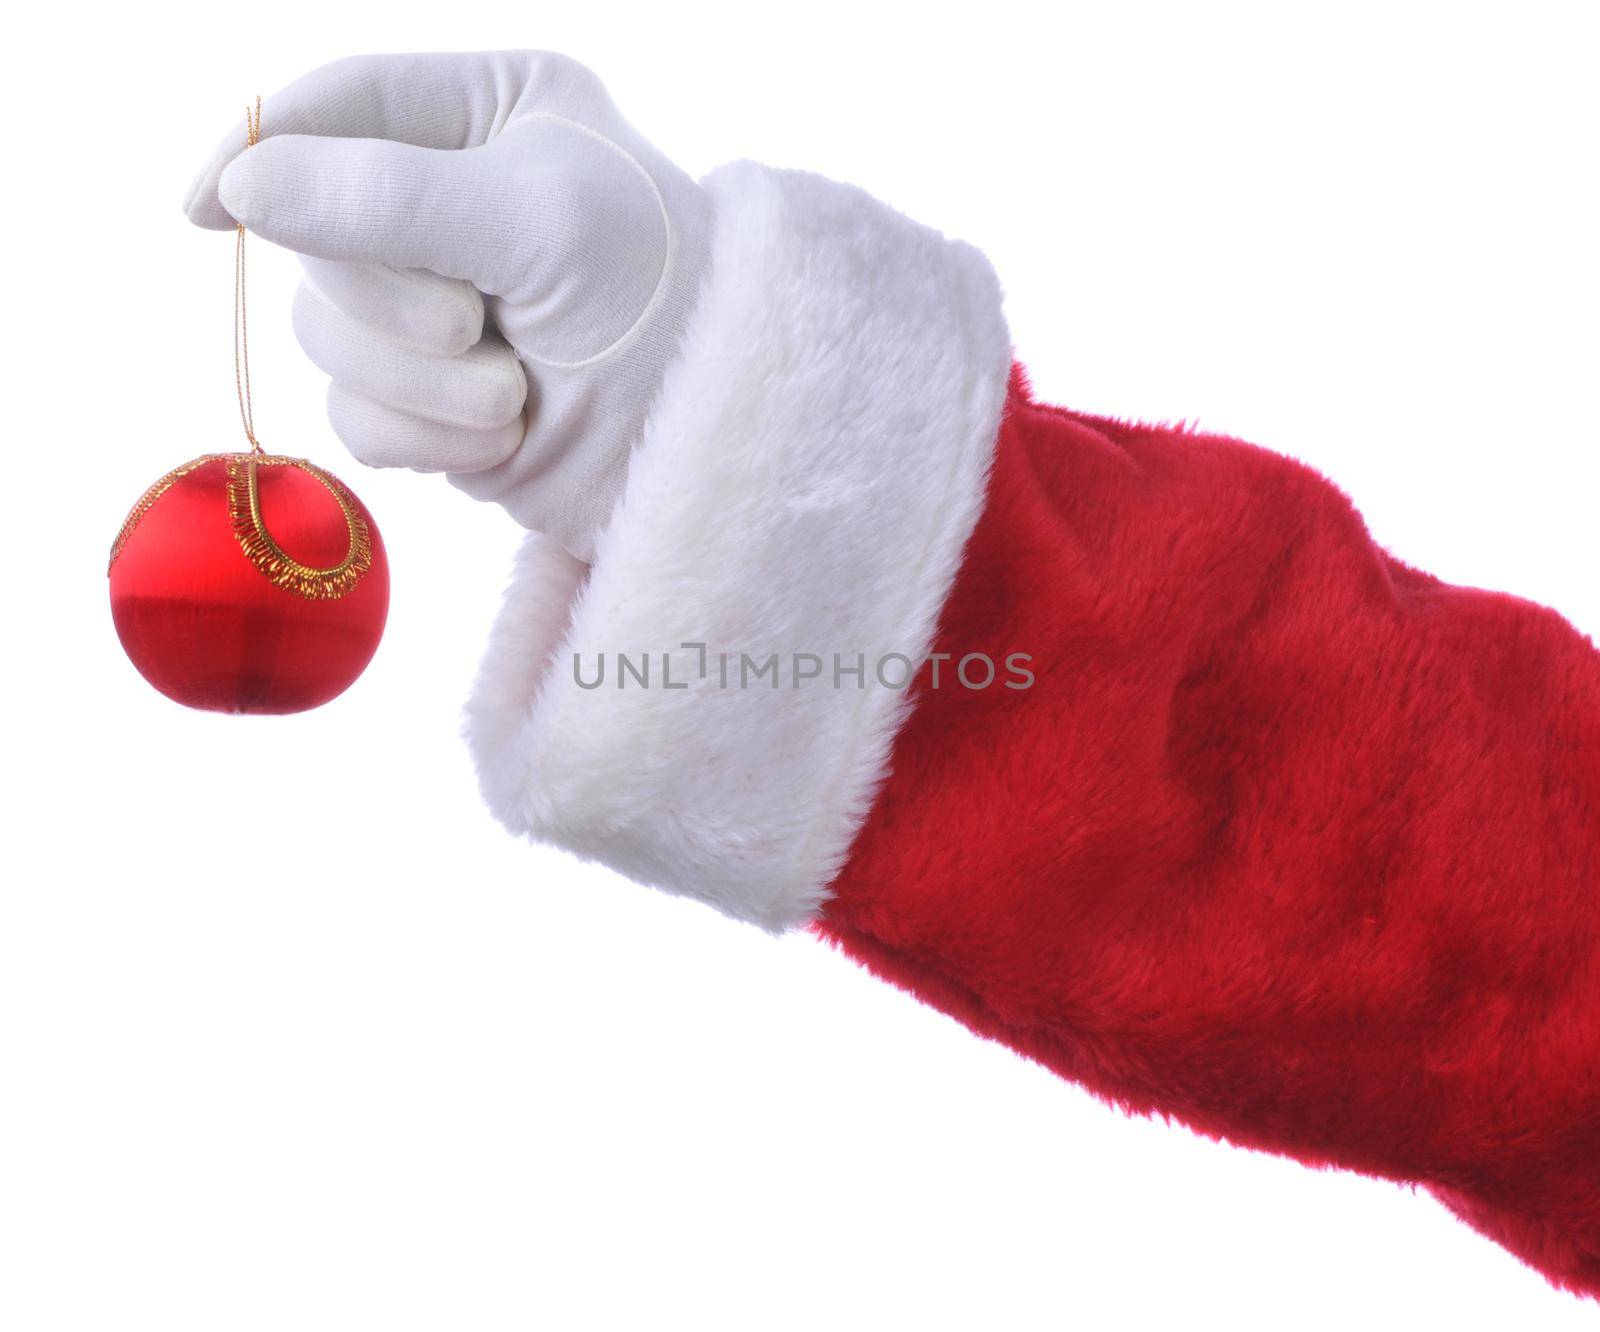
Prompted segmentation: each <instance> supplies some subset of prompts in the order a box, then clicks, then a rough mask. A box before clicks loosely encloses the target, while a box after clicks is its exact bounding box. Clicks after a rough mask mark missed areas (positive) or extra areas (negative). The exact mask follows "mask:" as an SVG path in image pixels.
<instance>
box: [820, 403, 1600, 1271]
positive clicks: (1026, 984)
mask: <svg viewBox="0 0 1600 1332" xmlns="http://www.w3.org/2000/svg"><path fill="white" fill-rule="evenodd" d="M939 637H940V641H939V644H938V649H937V650H938V651H939V652H942V653H949V654H952V657H953V658H957V659H958V658H960V657H961V656H963V655H966V654H970V653H983V654H987V655H988V656H989V657H991V658H992V659H994V660H995V661H1003V660H1004V659H1005V658H1006V657H1007V656H1008V655H1009V654H1011V653H1017V652H1023V653H1028V654H1030V655H1031V658H1032V661H1031V663H1030V664H1029V669H1030V670H1032V671H1033V673H1034V681H1033V684H1032V687H1031V688H1028V689H1026V690H1016V689H1007V688H1005V687H991V688H988V689H983V690H969V689H966V688H963V687H961V685H960V683H959V682H958V681H956V680H954V679H952V678H951V676H950V667H949V665H948V664H946V666H945V678H944V679H942V680H941V683H940V687H939V688H937V689H934V688H931V687H930V681H929V678H928V672H929V668H926V667H925V668H924V672H923V675H922V676H921V677H920V679H919V683H918V703H917V707H916V710H915V712H914V714H913V715H912V717H911V719H910V721H909V722H908V723H907V725H906V727H905V729H904V731H903V732H902V734H901V736H900V738H899V740H898V741H897V743H896V746H895V750H894V755H893V767H892V773H891V775H890V776H889V778H888V779H887V781H886V783H885V786H884V788H883V790H882V793H881V796H880V798H879V799H878V801H877V802H876V804H875V806H874V808H873V810H872V813H871V815H870V817H869V819H868V821H867V824H866V825H865V827H864V829H863V831H862V832H861V834H860V836H859V838H858V840H857V842H856V845H855V847H854V850H853V852H852V856H851V859H850V861H849V864H848V865H847V867H846V869H845V871H844V873H843V874H842V876H841V877H840V878H839V880H838V881H837V882H836V883H835V885H834V897H833V900H832V901H831V902H830V903H829V905H828V907H827V909H826V911H825V913H824V915H823V917H822V919H821V920H820V921H819V922H818V924H817V926H816V928H817V929H818V930H819V932H821V933H822V934H824V935H825V936H827V937H829V938H830V939H832V940H834V941H835V942H836V943H837V944H839V945H840V946H841V947H842V948H844V949H845V950H846V951H847V952H849V953H851V954H853V955H854V956H856V957H857V958H859V959H860V960H861V961H863V962H864V963H865V964H866V965H867V966H869V967H871V968H872V969H874V970H875V971H877V972H880V973H881V974H883V975H884V976H886V977H888V978H889V979H891V980H893V981H895V982H896V983H898V984H900V985H902V986H904V987H905V988H906V989H908V990H910V991H911V992H912V993H914V994H916V995H918V996H919V997H921V998H923V999H925V1000H926V1001H927V1002H929V1003H931V1004H933V1005H935V1006H937V1007H939V1008H942V1009H944V1010H946V1011H947V1012H949V1013H951V1014H953V1015H955V1016H956V1017H958V1018H959V1019H960V1020H961V1021H963V1022H965V1023H966V1024H967V1025H968V1026H970V1027H971V1028H973V1029H974V1030H976V1031H978V1032H980V1033H982V1034H984V1035H986V1036H990V1037H993V1038H995V1039H997V1040H1000V1041H1004V1042H1005V1043H1007V1044H1008V1045H1011V1046H1012V1047H1014V1048H1015V1049H1017V1050H1019V1051H1021V1052H1023V1053H1024V1054H1026V1055H1028V1056H1030V1057H1032V1058H1034V1059H1036V1060H1038V1061H1039V1062H1041V1063H1043V1064H1045V1065H1047V1066H1049V1067H1050V1068H1052V1069H1055V1070H1056V1071H1058V1072H1059V1073H1061V1074H1062V1075H1063V1076H1065V1077H1068V1078H1071V1079H1073V1080H1074V1081H1077V1082H1080V1083H1082V1084H1084V1085H1085V1086H1087V1087H1088V1088H1090V1089H1091V1090H1093V1091H1094V1092H1096V1093H1097V1094H1099V1095H1101V1096H1103V1097H1105V1098H1107V1099H1108V1100H1111V1101H1114V1102H1116V1103H1118V1104H1120V1105H1122V1106H1125V1107H1127V1108H1129V1109H1131V1110H1135V1111H1139V1112H1157V1111H1159V1112H1162V1113H1166V1114H1170V1115H1174V1116H1176V1117H1178V1118H1180V1119H1181V1120H1183V1121H1184V1122H1186V1123H1188V1124H1190V1125H1191V1126H1193V1127H1194V1128H1196V1129H1198V1130H1200V1131H1201V1132H1204V1133H1207V1134H1212V1135H1215V1136H1217V1137H1220V1138H1226V1139H1228V1140H1231V1141H1233V1142H1237V1143H1242V1144H1246V1145H1249V1146H1251V1147H1256V1148H1261V1149H1265V1150H1269V1151H1274V1152H1281V1153H1286V1154H1289V1155H1292V1156H1295V1157H1298V1158H1300V1159H1302V1160H1305V1161H1308V1162H1313V1163H1319V1164H1320V1163H1332V1164H1336V1165H1340V1166H1344V1167H1348V1168H1350V1169H1354V1170H1360V1171H1364V1172H1369V1173H1372V1174H1376V1175H1382V1176H1387V1177H1390V1178H1393V1179H1397V1180H1404V1181H1411V1182H1418V1183H1422V1184H1425V1185H1426V1186H1428V1187H1429V1188H1431V1189H1432V1190H1433V1191H1434V1192H1435V1193H1436V1194H1438V1195H1439V1197H1440V1198H1442V1199H1443V1200H1444V1201H1445V1202H1446V1203H1447V1204H1448V1205H1449V1206H1451V1207H1452V1208H1454V1209H1455V1210H1456V1211H1457V1212H1458V1213H1459V1214H1461V1215H1462V1216H1463V1217H1465V1218H1466V1219H1467V1220H1469V1221H1470V1222H1471V1223H1472V1224H1474V1225H1476V1226H1478V1227H1479V1228H1480V1229H1482V1230H1483V1231H1485V1232H1487V1233H1488V1234H1490V1235H1491V1236H1493V1237H1494V1238H1495V1239H1497V1240H1499V1241H1500V1242H1501V1243H1503V1244H1505V1245H1506V1246H1508V1247H1509V1248H1511V1249H1512V1250H1513V1251H1514V1252H1516V1253H1517V1254H1519V1255H1520V1256H1521V1257H1522V1258H1524V1259H1525V1260H1526V1261H1528V1262H1530V1263H1532V1264H1533V1265H1535V1266H1536V1267H1538V1268H1540V1269H1541V1270H1542V1271H1543V1272H1545V1274H1546V1275H1547V1276H1549V1277H1550V1278H1551V1279H1552V1280H1554V1281H1556V1282H1558V1283H1562V1284H1565V1285H1568V1286H1571V1287H1574V1288H1576V1289H1580V1290H1585V1291H1587V1292H1589V1293H1591V1294H1597V1293H1600V655H1597V654H1596V652H1595V650H1594V648H1593V647H1592V645H1591V644H1590V643H1589V642H1588V641H1587V640H1586V639H1584V638H1583V637H1581V636H1580V635H1579V634H1578V633H1577V632H1576V631H1575V630H1574V629H1573V628H1572V627H1571V626H1570V625H1568V624H1567V623H1566V622H1565V621H1563V620H1562V619H1561V618H1560V617H1559V616H1557V615H1556V614H1554V613H1553V612H1551V611H1548V610H1544V609H1542V608H1540V607H1538V606H1534V605H1530V604H1529V603H1527V602H1524V601H1520V600H1517V599H1515V598H1512V597H1509V596H1503V595H1498V594H1495V593H1489V592H1481V591H1475V590H1469V589H1463V588H1457V587H1451V586H1448V585H1446V584H1444V583H1441V582H1439V581H1438V580H1436V579H1434V578H1431V577H1429V576H1428V575H1426V574H1422V573H1419V572H1417V571H1416V570H1413V569H1410V568H1407V567H1406V566H1405V565H1403V564H1401V563H1399V562H1398V561H1396V560H1394V559H1393V558H1391V557H1390V556H1388V555H1386V554H1385V553H1384V552H1383V551H1382V550H1380V549H1379V548H1378V547H1377V546H1376V545H1374V543H1373V541H1372V539H1371V538H1370V536H1369V535H1368V534H1367V531H1366V529H1365V528H1364V526H1363V524H1362V522H1361V519H1360V517H1359V515H1358V514H1357V513H1356V512H1355V510H1354V509H1353V508H1352V507H1351V505H1350V504H1349V502H1348V501H1347V500H1346V499H1345V497H1344V496H1343V495H1342V494H1340V493H1339V491H1337V490H1336V489H1335V488H1334V487H1333V486H1332V485H1330V484H1329V483H1328V482H1327V481H1325V480H1324V479H1323V478H1321V477H1319V476H1317V475H1316V474H1315V473H1313V472H1311V471H1310V470H1308V469H1307V468H1305V467H1302V466H1300V465H1298V464H1296V463H1294V462H1291V461H1289V460H1287V459H1285V458H1282V457H1279V456H1277V455H1274V454H1271V453H1268V452H1265V451H1263V450H1260V449H1256V448H1252V447H1250V446H1248V445H1245V444H1241V443H1239V442H1237V441H1234V440H1230V439H1223V438H1218V437H1214V436H1205V435H1196V434H1190V433H1187V432H1184V431H1182V430H1175V429H1167V428H1158V427H1147V426H1132V425H1124V424H1119V423H1116V422H1111V421H1105V420H1097V419H1093V418H1089V417H1086V416H1081V415H1077V414H1073V413H1069V412H1064V411H1059V410H1057V409H1054V408H1050V407H1046V406H1042V405H1039V404H1036V403H1034V402H1033V401H1031V400H1030V398H1029V395H1028V392H1027V388H1026V385H1025V384H1024V382H1023V380H1022V379H1021V376H1020V374H1019V375H1017V376H1016V377H1015V378H1014V379H1013V383H1012V389H1011V395H1010V401H1009V406H1008V409H1007V413H1006V417H1005V420H1004V423H1003V426H1002V429H1001V432H1000V438H999V446H998V453H997V457H996V462H995V468H994V474H993V478H992V481H991V485H990V493H989V498H988V502H987V507H986V510H985V513H984V516H983V518H982V519H981V521H980V523H979V526H978V528H977V531H976V533H975V534H974V536H973V538H972V540H971V543H970V546H969V548H968V553H967V558H966V562H965V564H964V566H963V569H962V572H961V574H960V576H959V579H958V582H957V585H956V587H955V589H954V592H953V594H952V596H951V599H950V601H949V603H948V605H947V607H946V610H945V614H944V617H943V620H942V623H941V630H940V636H939Z"/></svg>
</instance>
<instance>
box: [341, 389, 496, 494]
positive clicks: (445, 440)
mask: <svg viewBox="0 0 1600 1332" xmlns="http://www.w3.org/2000/svg"><path fill="white" fill-rule="evenodd" d="M328 420H329V421H330V422H332V424H333V432H334V434H336V435H338V436H339V439H340V440H341V441H342V442H343V444H344V446H345V448H347V449H349V450H350V452H351V453H352V454H353V455H354V456H355V458H356V460H357V461H358V462H362V463H365V464H366V465H367V466H368V467H410V468H412V469H413V470H415V471H418V472H479V471H483V470H485V469H486V468H490V467H496V466H498V465H499V464H500V463H503V462H504V461H505V460H506V459H507V458H509V457H510V456H511V455H512V454H513V453H514V452H515V451H516V449H517V446H518V445H519V444H521V443H522V418H521V417H520V416H519V417H517V418H516V419H515V420H512V421H508V422H506V424H505V425H502V426H497V427H495V428H494V429H492V430H474V429H472V428H471V427H469V426H459V425H446V424H444V423H442V422H439V421H429V420H425V419H424V418H422V417H420V416H413V415H411V414H410V413H409V412H402V411H399V410H397V409H396V408H393V407H390V406H388V405H387V404H385V403H381V402H376V401H374V400H373V399H372V398H368V397H366V396H364V395H363V394H360V393H358V392H356V391H355V390H354V389H352V388H347V387H345V386H344V385H343V384H340V383H338V382H337V381H335V382H334V383H332V384H329V385H328Z"/></svg>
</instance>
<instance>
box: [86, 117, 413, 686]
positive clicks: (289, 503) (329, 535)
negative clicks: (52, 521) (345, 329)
mask: <svg viewBox="0 0 1600 1332" xmlns="http://www.w3.org/2000/svg"><path fill="white" fill-rule="evenodd" d="M244 125H245V147H246V148H253V147H254V146H255V145H256V144H257V143H258V142H260V139H261V99H260V98H259V97H258V98H256V104H255V110H254V112H252V111H251V110H250V109H249V108H246V110H245V114H244ZM244 241H245V230H244V225H243V224H242V223H241V224H240V225H239V227H238V230H237V237H236V241H235V248H234V269H233V368H234V380H235V385H234V387H235V388H236V389H237V390H238V395H239V419H240V421H241V422H242V423H243V425H244V434H245V438H246V439H247V440H248V441H249V442H250V449H251V451H250V452H249V453H211V454H207V455H206V456H205V457H203V458H196V459H194V460H193V461H192V462H186V463H184V465H183V466H182V467H177V468H174V469H173V470H172V471H170V472H168V473H167V474H166V475H165V476H164V477H162V478H161V479H160V480H159V481H157V482H156V483H155V485H153V486H151V487H150V489H149V490H147V491H145V492H144V494H143V495H141V496H140V497H139V502H138V503H137V504H135V505H134V506H133V509H132V511H131V512H130V513H129V514H128V516H127V518H126V519H125V520H124V522H123V524H122V529H121V530H120V531H119V532H118V533H117V539H116V540H115V541H114V542H112V544H111V563H110V567H109V569H108V570H107V572H108V574H109V575H110V578H111V618H112V620H113V621H115V623H116V626H117V637H118V638H120V639H121V640H122V647H123V650H124V651H125V652H126V653H127V654H128V657H129V659H130V660H132V662H133V664H134V665H135V666H137V667H138V668H139V674H141V675H142V676H144V678H145V679H146V680H148V681H149V682H150V683H151V684H153V685H154V686H155V687H156V688H157V689H159V690H160V691H161V692H162V693H163V694H165V695H166V696H167V697H168V698H170V699H175V700H176V701H177V702H179V703H182V704H184V705H185V706H186V707H191V708H206V709H209V710H210V711H213V712H304V711H305V710H306V709H307V708H315V707H319V706H320V705H321V704H323V703H326V702H327V701H328V700H329V699H332V698H337V697H338V696H339V695H340V694H342V693H344V691H345V690H346V689H348V688H349V687H350V686H351V684H353V683H354V681H355V678H356V676H358V675H360V674H361V672H362V671H364V670H365V669H366V667H367V663H368V662H369V661H371V660H372V654H373V653H374V652H376V651H377V650H378V640H379V639H380V638H382V637H383V622H384V620H385V619H386V618H387V617H388V614H389V562H388V560H387V559H386V558H385V557H384V553H383V541H382V539H381V538H380V537H379V536H378V528H377V524H375V523H374V522H373V521H372V515H371V514H370V513H368V512H367V509H366V506H365V505H364V504H362V502H361V501H360V500H358V499H357V498H356V497H355V496H354V495H353V494H351V493H350V491H349V490H347V489H346V488H345V486H344V485H343V484H342V483H341V482H340V481H339V480H338V479H337V478H335V477H334V476H332V475H331V474H329V473H328V472H325V471H323V470H322V469H321V468H320V467H313V466H312V465H311V464H310V463H308V462H305V461H303V460H302V459H299V458H280V457H278V456H276V455H274V454H270V453H268V452H266V450H264V449H263V448H262V447H261V442H260V441H259V440H258V439H257V438H256V423H255V411H254V408H253V407H252V405H251V402H250V335H249V332H248V320H247V318H246V311H245V264H244V256H245V244H244Z"/></svg>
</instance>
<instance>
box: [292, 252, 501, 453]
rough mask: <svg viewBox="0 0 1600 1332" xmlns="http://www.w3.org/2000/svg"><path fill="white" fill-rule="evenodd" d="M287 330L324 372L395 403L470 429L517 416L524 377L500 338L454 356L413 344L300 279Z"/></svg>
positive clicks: (491, 426) (402, 408)
mask: <svg viewBox="0 0 1600 1332" xmlns="http://www.w3.org/2000/svg"><path fill="white" fill-rule="evenodd" d="M294 331H295V336H296V337H297V338H299V340H300V346H301V347H302V348H303V349H304V350H305V353H306V355H307V356H309V357H310V358H311V360H312V362H313V363H314V364H315V365H316V366H317V367H318V368H319V369H320V370H322V371H323V373H325V374H327V375H328V376H330V377H331V378H332V379H334V380H335V381H337V382H338V383H340V384H343V385H344V386H345V387H346V388H350V389H354V390H355V391H356V392H358V393H361V394H363V395H364V396H366V397H368V398H372V399H375V400H376V401H378V402H383V403H387V404H388V405H389V406H391V407H394V408H397V409H398V410H400V411H403V412H408V413H410V414H411V415H414V416H420V417H423V418H424V419H426V420H429V421H437V422H441V423H443V424H446V425H458V426H466V427H468V428H469V429H474V430H492V429H495V428H496V427H499V426H503V425H506V424H508V423H509V422H512V421H515V420H519V419H520V418H521V414H522V404H523V402H524V401H525V400H526V398H527V394H528V381H527V378H526V376H525V375H524V374H523V373H522V365H521V363H520V362H519V361H518V360H517V357H516V353H515V352H513V351H512V350H511V348H510V347H508V346H507V345H506V344H505V343H504V342H502V341H501V340H500V339H499V338H493V337H486V338H484V339H483V340H482V341H480V342H478V343H476V344H475V345H474V346H472V347H469V348H468V349H467V350H466V351H464V352H463V353H462V354H461V355H459V356H433V355H430V354H429V353H427V352H420V351H415V350H413V349H412V348H410V347H403V346H401V345H400V344H398V343H395V342H391V341H389V340H388V339H387V338H384V337H381V336H379V335H378V334H377V333H375V332H373V331H372V330H371V329H370V328H367V327H366V326H365V325H363V324H359V323H357V322H356V321H355V320H354V319H352V318H350V316H349V315H347V314H343V313H341V312H340V311H338V310H336V309H334V308H333V306H331V305H329V304H328V303H327V302H326V301H325V300H323V299H322V298H321V297H320V296H319V295H317V293H316V290H315V289H314V288H312V287H309V286H307V285H306V284H305V283H301V284H300V289H299V290H298V291H297V292H296V293H295V300H294Z"/></svg>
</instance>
